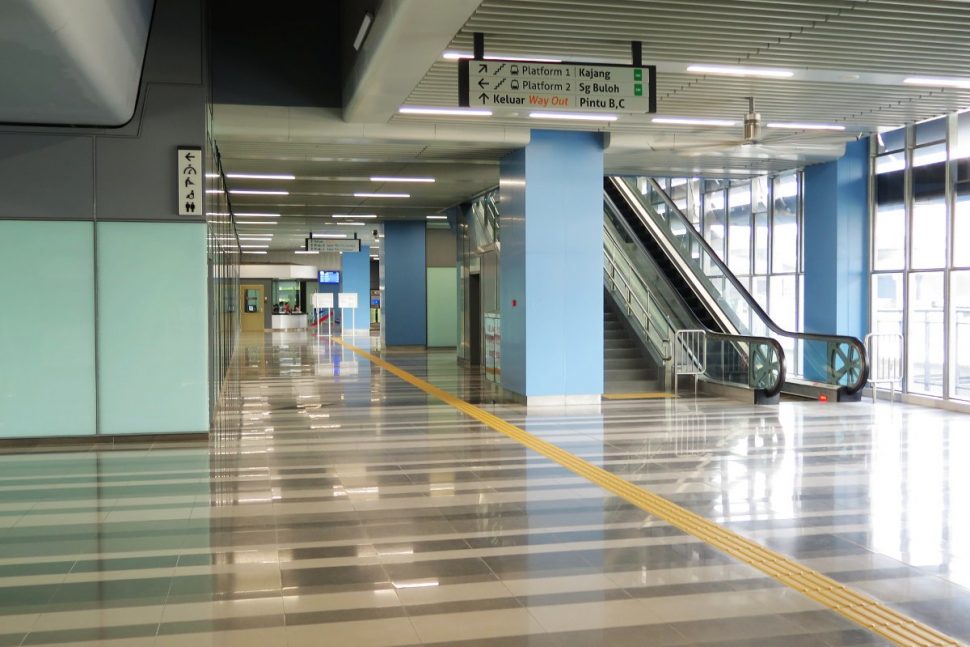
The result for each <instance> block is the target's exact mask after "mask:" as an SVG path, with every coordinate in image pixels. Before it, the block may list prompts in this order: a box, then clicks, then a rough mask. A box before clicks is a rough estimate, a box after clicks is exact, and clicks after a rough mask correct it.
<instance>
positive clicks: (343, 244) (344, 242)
mask: <svg viewBox="0 0 970 647" xmlns="http://www.w3.org/2000/svg"><path fill="white" fill-rule="evenodd" d="M306 248H307V251H308V252H359V251H360V239H359V238H307V239H306Z"/></svg>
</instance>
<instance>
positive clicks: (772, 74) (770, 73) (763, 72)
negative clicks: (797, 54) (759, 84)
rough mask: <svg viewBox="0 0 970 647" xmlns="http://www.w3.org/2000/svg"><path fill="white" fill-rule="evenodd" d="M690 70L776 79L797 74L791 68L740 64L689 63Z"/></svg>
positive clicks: (700, 72)
mask: <svg viewBox="0 0 970 647" xmlns="http://www.w3.org/2000/svg"><path fill="white" fill-rule="evenodd" d="M687 71H688V72H694V73H696V74H719V75H724V76H765V77H769V78H775V79H787V78H789V77H792V76H795V73H794V72H792V71H791V70H783V69H780V68H777V67H744V66H740V65H688V66H687Z"/></svg>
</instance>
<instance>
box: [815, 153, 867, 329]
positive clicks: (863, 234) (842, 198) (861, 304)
mask: <svg viewBox="0 0 970 647" xmlns="http://www.w3.org/2000/svg"><path fill="white" fill-rule="evenodd" d="M804 195H805V217H804V224H803V227H802V231H803V235H804V236H805V330H806V331H807V332H818V333H837V334H842V335H853V336H855V337H858V338H859V339H862V338H863V337H864V336H865V334H866V332H867V330H868V328H869V311H868V304H869V140H868V139H864V140H860V141H856V142H852V143H850V144H848V145H847V146H846V149H845V155H844V156H843V157H842V158H841V159H838V160H835V161H834V162H827V163H825V164H816V165H814V166H809V167H808V168H806V169H805V191H804Z"/></svg>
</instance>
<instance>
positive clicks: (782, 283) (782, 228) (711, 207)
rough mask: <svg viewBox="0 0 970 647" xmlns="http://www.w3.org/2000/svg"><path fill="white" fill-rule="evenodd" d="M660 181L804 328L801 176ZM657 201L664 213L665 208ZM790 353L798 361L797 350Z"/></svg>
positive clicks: (741, 270)
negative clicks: (796, 357) (795, 353)
mask: <svg viewBox="0 0 970 647" xmlns="http://www.w3.org/2000/svg"><path fill="white" fill-rule="evenodd" d="M657 182H659V183H660V186H661V187H663V188H664V189H665V190H666V191H667V193H668V195H669V196H670V198H671V199H672V200H673V201H674V204H676V205H677V206H678V207H679V208H680V209H681V210H682V211H683V212H684V214H685V215H686V216H687V217H688V219H689V220H690V221H691V222H692V223H693V224H694V227H695V228H696V229H697V231H699V232H701V233H702V234H703V235H704V239H705V240H706V241H707V243H708V244H709V245H710V246H711V247H712V248H714V251H715V252H717V254H718V256H720V258H721V260H723V261H725V262H726V263H727V265H728V267H729V268H730V269H731V271H732V272H734V274H735V275H737V277H738V279H739V280H740V281H741V283H742V284H743V285H744V286H745V287H747V288H748V290H749V291H750V292H751V294H752V296H754V298H755V299H756V300H757V301H758V303H759V304H760V305H761V307H763V308H764V309H765V310H766V311H767V312H768V314H769V315H770V316H771V318H772V319H774V320H775V322H776V323H777V324H778V325H779V326H781V327H783V328H786V329H788V330H801V329H802V309H801V303H802V298H801V294H802V283H803V281H802V253H801V250H802V247H801V237H800V234H801V218H802V200H801V193H802V191H801V187H802V174H801V172H799V171H792V172H790V173H784V174H781V175H777V176H761V177H756V178H752V179H745V180H725V179H707V180H704V179H700V178H667V179H664V178H657ZM656 199H657V204H655V205H654V206H655V207H656V208H657V209H658V210H661V211H662V209H663V208H664V206H665V205H664V203H663V202H661V201H660V198H659V197H658V198H656ZM968 199H970V195H968ZM785 352H786V353H787V354H789V356H791V357H794V348H786V349H785Z"/></svg>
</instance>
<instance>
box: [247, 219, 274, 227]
mask: <svg viewBox="0 0 970 647" xmlns="http://www.w3.org/2000/svg"><path fill="white" fill-rule="evenodd" d="M236 224H237V225H262V226H263V227H275V226H276V225H278V224H279V223H278V222H274V221H272V220H237V221H236Z"/></svg>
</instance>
